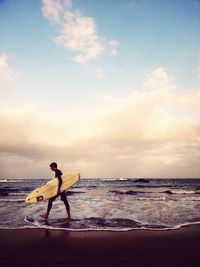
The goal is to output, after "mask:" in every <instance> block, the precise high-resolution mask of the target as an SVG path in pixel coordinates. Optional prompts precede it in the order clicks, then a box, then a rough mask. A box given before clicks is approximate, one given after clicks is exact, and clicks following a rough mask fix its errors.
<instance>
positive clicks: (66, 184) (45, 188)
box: [25, 172, 80, 204]
mask: <svg viewBox="0 0 200 267" xmlns="http://www.w3.org/2000/svg"><path fill="white" fill-rule="evenodd" d="M61 178H62V186H61V189H60V191H61V192H63V191H65V190H67V189H68V188H70V187H71V186H73V185H74V184H75V183H77V182H78V180H79V179H80V173H79V172H70V173H67V174H64V175H62V177H61ZM57 192H58V178H53V179H51V180H50V181H48V182H47V183H45V184H43V185H42V186H40V187H37V188H36V189H35V190H33V191H32V192H31V193H30V194H28V196H27V197H26V199H25V202H26V203H28V204H35V203H38V202H40V201H44V200H47V199H49V198H51V197H53V196H56V195H57Z"/></svg>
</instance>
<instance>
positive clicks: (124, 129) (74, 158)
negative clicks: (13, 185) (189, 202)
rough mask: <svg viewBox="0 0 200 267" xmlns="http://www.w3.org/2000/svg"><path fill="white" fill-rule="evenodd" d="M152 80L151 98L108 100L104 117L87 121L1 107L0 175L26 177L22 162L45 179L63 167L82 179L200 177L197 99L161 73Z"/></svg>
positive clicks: (143, 92)
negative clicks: (55, 165) (54, 166)
mask: <svg viewBox="0 0 200 267" xmlns="http://www.w3.org/2000/svg"><path fill="white" fill-rule="evenodd" d="M151 79H153V82H150V85H151V89H150V90H149V88H147V87H144V88H142V89H141V88H140V90H139V89H138V90H134V91H132V92H131V93H130V94H129V95H127V96H124V97H116V96H111V97H107V98H106V101H107V103H102V106H103V107H104V108H103V109H102V110H98V111H97V110H96V111H95V110H92V112H88V113H86V112H85V111H84V112H83V111H82V110H80V111H78V110H77V108H76V110H74V111H71V112H69V111H68V110H66V113H65V114H64V113H62V114H59V115H58V117H56V115H55V117H54V118H52V117H51V118H48V115H47V117H45V116H44V114H42V116H43V117H41V114H39V113H38V112H36V111H35V112H33V111H32V110H31V109H22V108H15V109H10V108H5V107H4V108H3V107H1V108H0V119H1V126H2V130H1V132H0V151H1V153H0V157H1V161H2V162H3V163H4V164H3V165H4V171H3V170H2V169H1V172H2V173H3V172H4V173H9V171H10V170H13V171H14V172H15V174H16V175H17V174H18V176H22V173H23V169H24V168H23V169H22V168H20V169H19V166H21V164H22V162H23V164H25V166H26V168H25V169H29V170H31V171H32V164H33V163H34V165H35V168H36V169H37V168H38V170H40V173H41V172H42V170H46V168H47V166H48V163H49V162H50V161H58V162H59V163H60V164H61V167H63V169H66V168H68V169H74V170H80V171H81V172H82V175H83V176H84V177H87V176H88V177H92V176H93V177H95V176H96V177H99V176H106V177H115V176H117V177H119V176H120V177H121V176H122V177H123V176H129V177H139V176H140V177H142V176H143V177H144V176H146V177H175V176H176V177H198V176H199V173H200V167H199V157H200V150H199V148H200V138H199V136H200V118H199V108H198V107H196V108H193V109H192V107H194V106H195V105H197V103H198V102H199V91H195V92H194V91H192V90H190V91H188V92H187V93H186V92H181V91H180V89H179V90H178V89H177V88H176V85H175V84H174V82H173V79H172V77H171V76H170V75H169V74H167V72H166V70H165V69H164V68H158V69H156V70H154V71H152V72H151V73H150V74H149V75H148V76H147V80H146V81H145V84H149V80H150V81H152V80H151ZM153 85H154V86H155V87H154V88H153ZM158 85H161V87H160V86H159V88H158ZM163 88H164V90H163ZM171 88H173V90H171ZM52 121H53V123H52ZM13 132H14V133H15V134H14V135H13ZM44 172H45V171H44ZM38 173H39V171H38ZM31 176H33V173H31V172H30V177H31Z"/></svg>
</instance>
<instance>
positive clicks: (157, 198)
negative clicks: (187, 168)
mask: <svg viewBox="0 0 200 267" xmlns="http://www.w3.org/2000/svg"><path fill="white" fill-rule="evenodd" d="M46 181H47V180H44V179H38V180H33V179H32V180H30V179H21V180H19V179H12V180H0V229H21V228H46V229H62V230H67V231H88V230H89V231H90V230H100V231H130V230H133V229H148V230H168V229H177V228H180V227H182V226H185V225H190V224H197V223H200V179H192V178H191V179H134V178H131V179H128V178H127V179H125V178H119V179H106V178H105V179H103V178H98V179H83V178H82V179H81V180H80V181H79V182H78V183H77V184H76V185H75V186H73V187H72V188H70V189H69V190H67V191H66V194H67V199H68V201H69V204H70V208H71V215H72V220H71V221H69V222H68V221H67V220H66V211H65V206H64V205H63V203H62V201H61V200H60V197H58V198H57V199H56V201H55V202H54V203H53V207H52V210H51V213H50V215H49V220H48V222H45V221H43V219H42V218H40V216H39V215H40V214H44V213H45V212H46V208H47V201H44V202H40V203H38V204H31V205H30V204H26V203H25V202H24V199H25V198H26V196H27V194H28V193H29V192H31V191H32V190H33V189H35V188H36V187H38V186H40V185H42V184H44V183H45V182H46Z"/></svg>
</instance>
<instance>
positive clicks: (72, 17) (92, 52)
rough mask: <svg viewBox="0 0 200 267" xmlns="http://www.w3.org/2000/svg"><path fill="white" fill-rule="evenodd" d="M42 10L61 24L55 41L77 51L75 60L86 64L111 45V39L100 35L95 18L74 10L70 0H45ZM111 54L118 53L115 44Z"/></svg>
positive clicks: (53, 21) (51, 20)
mask: <svg viewBox="0 0 200 267" xmlns="http://www.w3.org/2000/svg"><path fill="white" fill-rule="evenodd" d="M42 12H43V15H44V17H45V18H47V19H48V20H49V21H50V22H51V23H53V24H56V25H59V32H60V33H59V35H58V36H57V37H56V39H55V41H56V43H59V44H62V45H63V46H64V47H65V48H66V49H67V50H71V51H74V52H75V53H76V55H75V56H74V57H73V60H74V61H76V62H78V63H81V64H84V63H87V62H89V61H94V60H97V59H98V58H99V57H100V56H101V55H102V54H103V53H104V51H105V50H106V49H107V47H108V46H109V41H108V42H106V41H105V38H101V37H99V36H98V33H97V30H96V23H95V21H94V19H93V18H92V17H88V16H83V15H82V14H81V12H80V11H79V10H75V11H74V10H73V9H72V3H71V1H70V0H63V1H62V0H43V6H42ZM111 54H113V55H117V49H116V47H115V45H114V44H113V47H112V50H111Z"/></svg>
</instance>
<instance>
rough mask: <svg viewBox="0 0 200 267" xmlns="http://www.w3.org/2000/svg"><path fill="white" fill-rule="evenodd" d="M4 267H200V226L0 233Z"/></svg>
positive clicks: (4, 231)
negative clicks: (151, 229) (128, 230)
mask: <svg viewBox="0 0 200 267" xmlns="http://www.w3.org/2000/svg"><path fill="white" fill-rule="evenodd" d="M0 266H2V267H10V266H12V267H13V266H29V267H32V266H34V267H41V266H48V267H51V266H54V267H55V266H60V267H62V266H87V267H90V266H92V267H93V266H94V267H96V266H110V267H111V266H113V267H116V266H135V267H137V266H138V267H139V266H140V267H144V266H145V267H162V266H163V267H165V266H166V267H199V266H200V225H193V226H187V227H183V228H181V229H178V230H168V231H146V230H135V231H130V232H100V231H96V232H67V231H57V230H55V231H53V230H45V229H24V230H0Z"/></svg>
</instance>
